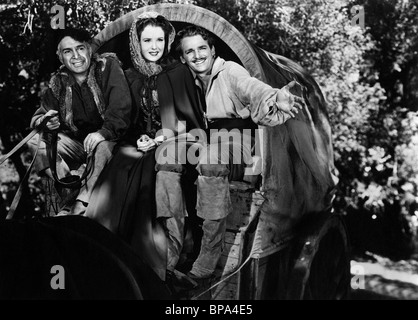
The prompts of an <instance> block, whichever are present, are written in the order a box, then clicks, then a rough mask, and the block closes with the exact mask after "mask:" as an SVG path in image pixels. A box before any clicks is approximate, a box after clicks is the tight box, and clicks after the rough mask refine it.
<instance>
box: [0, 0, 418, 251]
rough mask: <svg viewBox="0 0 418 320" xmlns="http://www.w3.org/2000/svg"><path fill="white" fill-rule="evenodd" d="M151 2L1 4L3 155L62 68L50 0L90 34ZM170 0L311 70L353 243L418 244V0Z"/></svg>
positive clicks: (0, 205) (0, 210)
mask: <svg viewBox="0 0 418 320" xmlns="http://www.w3.org/2000/svg"><path fill="white" fill-rule="evenodd" d="M3 2H4V1H3ZM155 2H159V1H133V0H106V1H87V0H73V1H70V0H68V1H58V0H57V1H52V0H39V1H33V0H25V1H24V0H14V1H12V0H6V1H5V2H4V3H3V4H2V5H0V114H1V116H0V139H1V144H0V148H1V149H0V151H1V152H2V153H6V152H7V151H9V150H10V149H11V148H12V147H13V146H14V145H16V144H17V143H18V142H19V141H20V140H21V139H22V137H24V136H25V135H26V134H27V133H28V132H29V128H28V124H29V121H30V117H31V115H32V114H33V112H34V111H35V109H36V108H37V106H38V103H39V94H40V92H41V91H42V88H43V87H44V86H45V81H48V79H49V76H50V73H51V72H53V71H54V70H55V69H56V67H57V66H58V65H57V61H56V60H57V59H56V57H55V53H54V48H51V43H52V41H51V38H50V35H49V33H48V30H50V28H51V27H50V21H51V18H52V17H53V15H54V14H53V13H51V12H50V8H51V7H52V6H53V5H54V4H59V5H62V6H64V8H65V12H66V21H65V23H66V26H76V27H80V26H82V27H85V28H87V29H88V30H89V31H90V32H91V33H92V34H93V35H94V34H96V33H97V32H98V31H100V30H101V29H103V28H104V27H105V26H106V25H107V24H108V23H109V22H111V21H113V20H115V19H117V18H118V17H120V16H121V15H123V14H124V13H126V12H129V11H132V10H134V9H136V8H138V7H140V6H144V5H147V4H152V3H155ZM166 2H183V3H192V4H196V5H199V6H202V7H204V8H207V9H209V10H212V11H214V12H216V13H217V14H219V15H221V16H222V17H224V18H225V19H227V20H228V21H230V22H231V23H232V24H233V25H234V26H235V27H236V28H237V29H238V30H240V31H241V32H242V33H243V34H244V35H245V36H246V37H247V38H248V39H249V40H250V41H252V42H253V43H255V44H257V45H258V46H260V47H262V48H264V49H266V50H268V51H271V52H274V53H278V54H281V55H284V56H286V57H289V58H291V59H293V60H295V61H296V62H298V63H300V64H301V65H302V66H303V67H305V68H306V69H307V70H308V71H309V72H310V73H311V74H313V76H314V77H315V79H316V80H317V81H318V83H319V85H320V86H321V88H322V90H323V93H324V95H325V97H326V99H327V100H328V103H329V116H330V120H331V124H332V128H333V140H334V150H335V163H336V167H337V168H338V170H339V174H340V175H339V178H340V184H339V190H338V194H337V197H336V199H335V209H336V210H338V211H340V212H342V213H343V214H344V215H345V217H346V221H347V224H348V227H349V231H350V236H351V237H350V238H351V242H352V244H353V247H354V249H355V250H357V249H358V250H371V251H375V252H378V253H381V254H385V255H387V256H390V257H393V258H403V257H407V256H409V255H410V254H412V253H413V252H414V250H415V249H416V248H415V247H416V246H415V245H414V239H415V236H416V230H417V216H418V211H417V210H418V209H417V200H418V198H417V191H418V190H417V189H418V57H417V52H418V39H417V37H418V36H417V35H418V32H417V31H418V30H417V29H418V21H417V20H418V0H382V1H379V0H332V1H323V0H303V1H300V2H294V1H290V0H264V1H262V0H259V1H256V0H222V1H220V0H195V1H166ZM356 5H357V6H360V8H363V9H364V22H365V25H364V27H363V28H362V27H359V26H353V25H352V21H353V20H352V19H353V18H354V14H355V13H356V12H355V11H352V10H353V7H354V6H356ZM28 17H32V21H31V20H30V19H29V20H28ZM28 22H29V23H28ZM30 22H31V23H30ZM25 26H26V28H25ZM29 161H30V157H29V156H28V154H27V152H26V151H25V150H23V151H22V153H21V154H20V155H16V156H15V157H13V158H12V159H11V161H10V162H9V163H7V164H6V165H2V167H1V171H0V187H1V194H2V197H0V216H5V215H6V213H7V209H8V206H9V205H10V202H11V201H12V199H13V195H14V193H15V192H16V188H17V186H18V184H19V180H20V178H21V177H23V175H24V173H25V170H26V166H27V165H28V163H29ZM24 192H25V195H24V196H23V198H22V199H23V202H22V203H21V204H20V207H19V210H18V214H20V215H21V216H23V215H26V216H31V215H35V214H37V212H40V211H42V204H43V202H44V197H43V190H42V187H41V184H40V181H39V177H37V176H36V175H32V176H31V178H30V180H29V183H28V186H26V188H25V190H24Z"/></svg>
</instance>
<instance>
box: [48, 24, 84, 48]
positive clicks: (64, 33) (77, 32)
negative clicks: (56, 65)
mask: <svg viewBox="0 0 418 320" xmlns="http://www.w3.org/2000/svg"><path fill="white" fill-rule="evenodd" d="M65 37H71V38H73V39H74V40H76V41H79V42H87V43H90V41H91V35H90V33H89V32H88V31H86V30H84V29H77V28H65V29H60V30H58V33H57V36H56V39H55V44H56V46H55V47H56V48H58V45H59V43H60V42H61V40H62V39H64V38H65Z"/></svg>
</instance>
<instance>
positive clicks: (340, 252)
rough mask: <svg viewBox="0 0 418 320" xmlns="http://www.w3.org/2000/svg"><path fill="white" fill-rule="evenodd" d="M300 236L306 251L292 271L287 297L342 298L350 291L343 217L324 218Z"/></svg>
mask: <svg viewBox="0 0 418 320" xmlns="http://www.w3.org/2000/svg"><path fill="white" fill-rule="evenodd" d="M311 230H313V232H310V233H309V234H307V235H306V234H305V236H302V237H299V242H301V244H302V250H301V251H300V254H299V257H298V258H297V259H296V263H295V265H294V267H293V269H292V271H291V273H290V282H289V285H288V291H287V293H286V296H287V299H297V300H300V299H303V300H341V299H348V298H349V293H350V259H349V249H348V239H347V232H346V229H345V225H344V223H343V221H342V218H341V216H339V215H332V216H330V217H328V218H326V219H325V221H324V220H323V219H320V221H319V222H318V224H317V225H316V227H315V228H313V229H311Z"/></svg>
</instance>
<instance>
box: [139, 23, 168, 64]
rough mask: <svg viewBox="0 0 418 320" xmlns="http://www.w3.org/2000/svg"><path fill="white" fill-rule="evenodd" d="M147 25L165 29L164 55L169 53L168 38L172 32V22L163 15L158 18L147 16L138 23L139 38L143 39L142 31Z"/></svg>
mask: <svg viewBox="0 0 418 320" xmlns="http://www.w3.org/2000/svg"><path fill="white" fill-rule="evenodd" d="M146 26H154V27H160V28H161V29H163V31H164V40H165V45H164V54H163V55H164V56H165V55H167V54H168V38H169V35H170V32H171V31H172V27H171V25H170V23H169V22H168V21H167V19H166V18H164V17H163V16H157V17H156V18H146V19H143V20H141V21H140V22H138V23H137V24H136V32H137V34H138V39H139V41H141V33H142V31H144V29H145V27H146Z"/></svg>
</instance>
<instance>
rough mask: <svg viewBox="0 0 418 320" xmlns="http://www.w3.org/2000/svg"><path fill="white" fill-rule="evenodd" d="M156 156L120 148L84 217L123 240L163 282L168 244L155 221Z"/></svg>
mask: <svg viewBox="0 0 418 320" xmlns="http://www.w3.org/2000/svg"><path fill="white" fill-rule="evenodd" d="M155 176H156V173H155V153H154V152H153V151H149V152H147V153H145V154H144V153H141V152H139V151H137V150H136V148H135V147H134V146H122V147H119V148H118V150H117V151H116V153H115V155H114V157H113V158H112V160H111V161H110V162H109V164H108V165H107V166H106V168H105V169H104V171H103V172H102V174H101V175H100V178H99V180H98V181H97V183H96V186H95V187H94V190H93V193H92V197H91V199H90V203H89V206H88V208H87V211H86V213H85V215H86V216H87V217H89V218H91V219H93V220H95V221H97V222H98V223H100V224H101V225H103V226H104V227H106V228H107V229H109V230H110V231H112V232H113V233H115V234H117V235H118V236H120V237H121V238H122V239H123V240H125V241H126V242H127V243H128V244H129V245H130V246H131V247H132V249H133V250H134V252H135V253H136V254H137V255H138V256H139V257H140V258H141V259H143V260H144V262H145V263H146V264H148V265H149V266H150V267H151V268H152V269H153V270H154V271H155V272H156V274H157V275H158V276H159V277H160V278H161V279H162V280H165V272H166V263H167V240H166V236H165V233H164V229H163V227H162V226H161V225H160V224H159V222H158V221H157V220H156V205H155Z"/></svg>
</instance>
